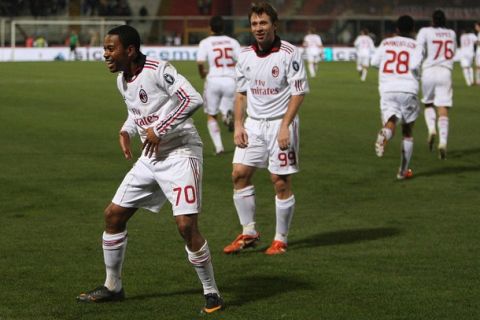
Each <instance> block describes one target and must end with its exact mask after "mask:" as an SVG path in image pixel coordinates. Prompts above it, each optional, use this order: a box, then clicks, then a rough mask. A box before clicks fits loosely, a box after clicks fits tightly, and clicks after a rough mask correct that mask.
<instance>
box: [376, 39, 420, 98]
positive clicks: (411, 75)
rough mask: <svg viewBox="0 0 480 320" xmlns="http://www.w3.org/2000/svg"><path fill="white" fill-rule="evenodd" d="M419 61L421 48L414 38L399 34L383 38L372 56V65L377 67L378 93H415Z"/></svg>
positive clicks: (416, 91) (416, 90)
mask: <svg viewBox="0 0 480 320" xmlns="http://www.w3.org/2000/svg"><path fill="white" fill-rule="evenodd" d="M421 62H422V48H421V47H420V46H419V45H418V43H417V42H416V41H415V40H414V39H411V38H406V37H400V36H396V37H391V38H387V39H384V40H383V41H382V42H381V43H380V46H379V47H378V49H377V50H376V52H375V54H374V56H373V57H372V65H373V66H376V67H378V68H379V73H378V80H379V81H378V86H379V91H380V94H382V93H385V92H407V93H413V94H417V93H418V87H419V85H418V80H419V69H420V64H421Z"/></svg>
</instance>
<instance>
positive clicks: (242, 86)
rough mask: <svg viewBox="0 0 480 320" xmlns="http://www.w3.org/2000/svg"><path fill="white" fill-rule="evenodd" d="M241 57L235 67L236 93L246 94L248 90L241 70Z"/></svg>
mask: <svg viewBox="0 0 480 320" xmlns="http://www.w3.org/2000/svg"><path fill="white" fill-rule="evenodd" d="M243 61H244V59H242V55H240V56H239V61H238V62H237V64H236V65H235V83H236V91H237V92H246V91H247V90H248V81H247V78H246V77H245V73H244V70H243Z"/></svg>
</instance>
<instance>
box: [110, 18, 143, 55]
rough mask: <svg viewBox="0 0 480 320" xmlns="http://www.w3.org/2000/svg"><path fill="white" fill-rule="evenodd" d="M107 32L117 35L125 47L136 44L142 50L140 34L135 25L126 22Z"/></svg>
mask: <svg viewBox="0 0 480 320" xmlns="http://www.w3.org/2000/svg"><path fill="white" fill-rule="evenodd" d="M107 34H108V35H117V36H118V39H119V40H120V43H121V44H122V46H123V47H124V48H128V47H129V46H134V47H135V49H137V51H140V35H139V34H138V31H137V30H136V29H135V28H134V27H131V26H129V25H126V24H125V25H122V26H118V27H115V28H113V29H111V30H110V31H108V33H107Z"/></svg>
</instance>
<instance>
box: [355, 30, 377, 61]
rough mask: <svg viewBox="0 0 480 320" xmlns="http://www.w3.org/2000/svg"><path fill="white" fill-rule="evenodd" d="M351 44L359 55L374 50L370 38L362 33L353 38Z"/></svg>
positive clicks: (364, 54) (366, 54)
mask: <svg viewBox="0 0 480 320" xmlns="http://www.w3.org/2000/svg"><path fill="white" fill-rule="evenodd" d="M353 46H354V47H355V49H356V50H357V55H359V56H369V55H370V54H371V53H372V52H373V51H374V50H375V45H374V43H373V40H372V38H370V37H369V36H367V35H364V34H362V35H359V36H358V37H357V38H356V39H355V42H354V43H353Z"/></svg>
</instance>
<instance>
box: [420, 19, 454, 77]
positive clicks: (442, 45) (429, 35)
mask: <svg viewBox="0 0 480 320" xmlns="http://www.w3.org/2000/svg"><path fill="white" fill-rule="evenodd" d="M417 41H418V43H419V45H420V46H422V48H423V51H424V52H423V56H424V61H423V69H425V68H430V67H435V66H441V67H445V68H448V69H450V70H452V69H453V57H454V56H455V50H456V47H457V36H456V34H455V32H454V31H453V30H450V29H446V28H434V27H425V28H421V29H420V31H419V32H418V35H417Z"/></svg>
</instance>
